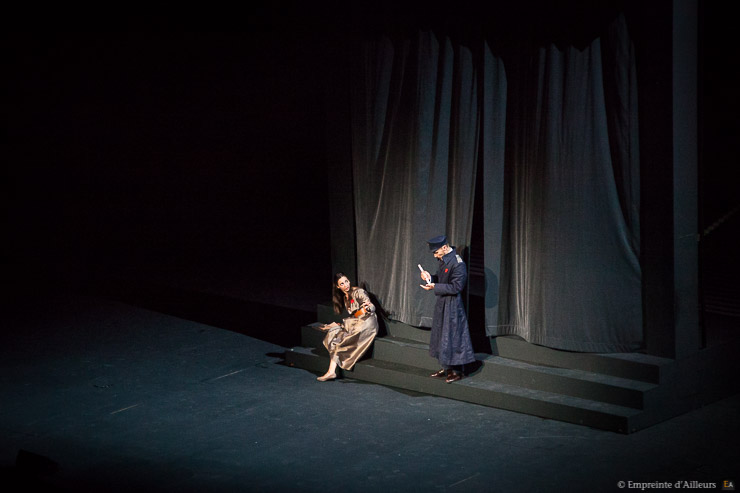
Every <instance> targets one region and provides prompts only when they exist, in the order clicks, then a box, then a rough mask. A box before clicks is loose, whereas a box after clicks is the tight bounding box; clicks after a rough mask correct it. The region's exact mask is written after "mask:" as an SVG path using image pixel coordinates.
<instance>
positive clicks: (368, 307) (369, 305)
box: [360, 301, 373, 312]
mask: <svg viewBox="0 0 740 493" xmlns="http://www.w3.org/2000/svg"><path fill="white" fill-rule="evenodd" d="M371 306H373V304H372V303H370V302H369V301H366V302H364V303H363V304H362V306H361V307H360V308H362V309H364V310H365V311H366V312H369V311H371V310H370V307H371Z"/></svg>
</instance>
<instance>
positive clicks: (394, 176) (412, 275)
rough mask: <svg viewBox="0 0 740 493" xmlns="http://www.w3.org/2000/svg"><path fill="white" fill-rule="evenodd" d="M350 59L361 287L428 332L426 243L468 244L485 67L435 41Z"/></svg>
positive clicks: (429, 38)
mask: <svg viewBox="0 0 740 493" xmlns="http://www.w3.org/2000/svg"><path fill="white" fill-rule="evenodd" d="M359 50H360V52H359V53H356V56H354V57H353V60H354V66H353V83H352V86H353V94H352V135H353V139H352V147H353V174H354V176H353V178H354V193H355V220H356V230H357V236H356V238H357V267H358V277H359V282H364V283H365V284H366V285H367V287H368V289H369V290H370V291H371V292H373V293H374V294H375V295H376V296H377V297H378V299H379V300H380V302H381V304H382V306H383V308H384V309H385V310H386V311H387V312H388V313H389V314H390V316H391V318H393V319H395V320H399V321H402V322H405V323H408V324H411V325H415V326H430V325H431V317H432V315H433V306H434V296H433V295H430V293H427V292H425V291H423V290H422V289H421V288H420V287H419V283H420V278H419V269H418V268H417V264H419V263H421V264H422V266H423V267H424V268H425V269H427V270H429V271H431V272H435V271H436V260H434V259H433V258H432V256H431V255H430V252H429V250H428V248H427V244H426V240H427V239H429V238H431V237H433V236H436V235H439V234H447V235H448V237H449V239H450V241H451V243H452V244H453V245H455V246H457V247H458V248H463V247H465V246H467V245H469V244H470V236H471V228H472V214H473V207H472V206H473V199H474V196H475V194H474V190H475V169H476V163H477V159H478V153H479V151H478V149H479V139H480V131H479V129H480V127H481V125H480V118H481V112H480V106H481V104H480V94H479V86H480V84H479V79H480V73H479V71H480V64H479V63H478V61H477V60H476V57H477V56H478V55H477V54H476V53H475V52H474V51H473V50H471V49H470V48H469V47H467V46H464V45H462V44H459V43H453V42H452V41H451V40H450V39H449V38H446V37H439V38H438V37H437V36H436V35H435V34H433V33H431V32H418V33H416V34H415V35H414V36H410V37H406V38H396V39H393V40H391V39H390V38H381V39H378V40H374V41H367V42H364V43H362V44H361V46H359Z"/></svg>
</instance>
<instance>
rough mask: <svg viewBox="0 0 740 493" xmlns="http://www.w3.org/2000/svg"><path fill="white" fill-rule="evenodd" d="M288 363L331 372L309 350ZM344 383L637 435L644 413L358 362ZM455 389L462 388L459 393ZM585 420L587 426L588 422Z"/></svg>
mask: <svg viewBox="0 0 740 493" xmlns="http://www.w3.org/2000/svg"><path fill="white" fill-rule="evenodd" d="M286 363H288V364H289V365H290V366H297V367H299V368H303V369H307V370H311V371H317V372H324V371H325V370H326V367H327V366H328V363H329V358H328V357H327V356H325V355H318V354H315V353H313V352H312V351H311V349H309V348H303V347H296V348H292V349H290V350H289V351H286ZM400 377H402V378H400ZM345 378H351V379H356V380H362V381H369V382H373V383H377V384H381V385H386V386H389V387H396V388H403V389H405V390H413V391H416V392H421V393H425V394H429V395H437V396H440V397H445V398H450V399H455V400H461V401H465V402H471V403H474V404H479V405H484V406H488V407H495V408H498V409H505V410H509V411H514V412H520V413H524V414H530V415H534V416H540V417H543V418H547V419H556V420H559V421H564V422H569V423H573V424H579V425H586V426H592V427H595V428H600V429H606V430H609V431H616V432H619V433H630V432H632V431H636V429H630V420H632V419H634V418H635V417H636V416H639V414H640V413H641V411H639V410H637V409H632V408H627V407H622V406H617V405H613V404H606V403H600V402H595V401H589V400H587V399H582V398H578V397H570V396H564V395H558V394H551V393H549V392H545V391H540V390H532V389H522V388H519V387H515V386H512V385H506V384H498V383H492V382H487V383H485V384H481V383H477V384H476V383H473V382H474V380H473V378H467V379H463V380H461V381H460V382H456V383H454V384H447V383H445V382H444V381H442V380H436V379H432V378H430V377H429V376H428V374H427V372H426V371H425V370H422V369H419V368H416V367H410V366H406V365H401V364H397V363H389V362H383V361H378V360H374V359H368V360H363V361H360V362H358V363H357V365H355V369H354V370H353V371H352V372H345ZM389 380H390V381H391V382H389ZM455 386H458V387H459V388H458V389H455V388H454V387H455ZM502 399H504V401H502ZM506 399H509V400H511V402H506ZM531 405H537V406H543V407H544V408H545V409H546V410H547V412H527V411H524V410H523V409H522V408H523V407H528V406H531ZM586 420H587V421H588V423H587V422H585V421H586ZM605 420H606V421H608V424H605V423H604V422H603V421H605Z"/></svg>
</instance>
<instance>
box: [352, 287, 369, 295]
mask: <svg viewBox="0 0 740 493" xmlns="http://www.w3.org/2000/svg"><path fill="white" fill-rule="evenodd" d="M352 296H367V291H365V290H364V289H362V288H357V287H355V288H353V289H352Z"/></svg>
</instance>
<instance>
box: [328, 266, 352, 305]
mask: <svg viewBox="0 0 740 493" xmlns="http://www.w3.org/2000/svg"><path fill="white" fill-rule="evenodd" d="M343 277H347V275H346V274H344V273H342V272H337V273H336V274H334V284H332V287H331V301H332V305H334V313H342V310H344V291H342V290H341V289H339V286H337V283H338V282H339V280H340V279H341V278H343ZM347 279H349V277H347ZM350 286H351V284H350ZM353 290H354V287H350V290H349V292H350V293H351V292H352V291H353Z"/></svg>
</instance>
